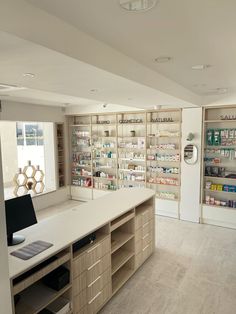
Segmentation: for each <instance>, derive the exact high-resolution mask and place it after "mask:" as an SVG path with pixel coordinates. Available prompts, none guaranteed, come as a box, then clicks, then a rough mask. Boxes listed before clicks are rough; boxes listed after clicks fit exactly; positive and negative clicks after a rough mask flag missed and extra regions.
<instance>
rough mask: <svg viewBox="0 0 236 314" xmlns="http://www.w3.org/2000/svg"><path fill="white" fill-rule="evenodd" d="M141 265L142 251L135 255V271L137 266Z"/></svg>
mask: <svg viewBox="0 0 236 314" xmlns="http://www.w3.org/2000/svg"><path fill="white" fill-rule="evenodd" d="M142 263H143V254H142V249H141V251H140V252H139V253H138V254H137V255H135V268H136V269H137V268H138V267H139V266H141V265H142Z"/></svg>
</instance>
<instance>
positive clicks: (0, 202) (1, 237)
mask: <svg viewBox="0 0 236 314" xmlns="http://www.w3.org/2000/svg"><path fill="white" fill-rule="evenodd" d="M2 187H3V178H2V161H1V147H0V312H1V313H4V314H11V313H12V304H11V292H10V280H9V268H8V250H7V237H6V225H5V207H4V197H3V188H2Z"/></svg>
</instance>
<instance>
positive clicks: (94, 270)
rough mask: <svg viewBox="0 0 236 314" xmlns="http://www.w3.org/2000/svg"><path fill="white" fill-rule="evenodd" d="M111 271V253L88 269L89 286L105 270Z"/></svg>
mask: <svg viewBox="0 0 236 314" xmlns="http://www.w3.org/2000/svg"><path fill="white" fill-rule="evenodd" d="M108 268H109V269H111V255H110V253H108V254H106V255H104V256H103V257H102V258H101V259H99V260H97V261H96V262H95V263H94V264H93V265H91V266H90V267H88V268H87V284H88V285H89V284H91V283H92V282H93V281H94V280H95V279H96V278H97V277H98V276H99V275H101V274H102V273H104V271H105V270H107V269H108Z"/></svg>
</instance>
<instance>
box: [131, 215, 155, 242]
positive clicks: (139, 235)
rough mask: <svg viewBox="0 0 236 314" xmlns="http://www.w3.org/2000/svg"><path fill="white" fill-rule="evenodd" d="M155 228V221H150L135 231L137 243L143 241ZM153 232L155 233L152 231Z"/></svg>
mask: <svg viewBox="0 0 236 314" xmlns="http://www.w3.org/2000/svg"><path fill="white" fill-rule="evenodd" d="M153 227H154V220H153V219H152V220H149V221H148V222H146V223H145V224H144V225H143V226H142V227H141V228H139V229H138V230H136V231H135V241H140V240H142V239H143V238H144V237H145V236H147V234H149V233H150V232H151V231H152V230H153ZM152 232H153V231H152Z"/></svg>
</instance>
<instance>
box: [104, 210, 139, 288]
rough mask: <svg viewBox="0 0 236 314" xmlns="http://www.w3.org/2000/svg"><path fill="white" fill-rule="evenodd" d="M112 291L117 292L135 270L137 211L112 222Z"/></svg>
mask: <svg viewBox="0 0 236 314" xmlns="http://www.w3.org/2000/svg"><path fill="white" fill-rule="evenodd" d="M110 229H111V275H112V293H115V292H116V291H117V290H118V289H119V287H121V286H122V285H123V284H124V282H125V281H126V280H128V278H129V277H130V275H131V274H132V272H134V270H135V212H134V211H133V210H132V211H129V212H128V213H126V214H124V215H122V216H120V217H118V218H117V219H115V220H113V221H112V222H111V228H110Z"/></svg>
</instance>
